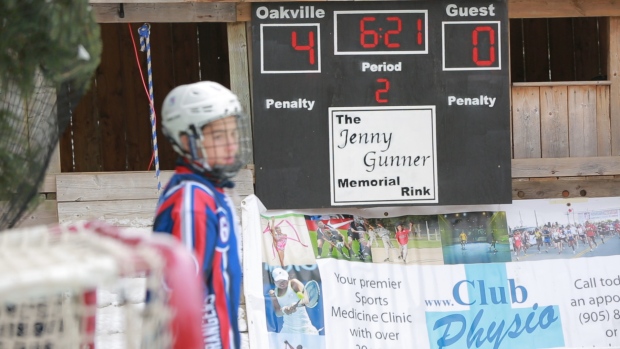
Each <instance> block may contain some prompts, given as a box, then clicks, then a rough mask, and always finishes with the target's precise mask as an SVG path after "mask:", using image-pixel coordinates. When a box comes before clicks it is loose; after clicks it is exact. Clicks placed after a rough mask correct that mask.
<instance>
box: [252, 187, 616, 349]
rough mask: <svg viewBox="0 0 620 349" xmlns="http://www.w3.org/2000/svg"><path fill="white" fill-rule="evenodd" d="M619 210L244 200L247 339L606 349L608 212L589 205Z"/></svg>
mask: <svg viewBox="0 0 620 349" xmlns="http://www.w3.org/2000/svg"><path fill="white" fill-rule="evenodd" d="M619 206H620V201H619V200H618V198H609V199H589V200H579V199H577V200H573V201H568V200H528V201H525V200H524V201H519V202H515V203H513V204H511V205H491V206H453V207H415V208H412V207H407V208H404V207H398V208H393V209H386V208H380V209H359V210H358V209H348V210H346V209H343V210H342V211H339V212H335V211H334V212H326V211H324V210H323V211H267V210H265V209H264V207H263V206H262V204H261V202H260V200H259V199H258V198H257V197H255V196H250V197H248V198H246V200H244V202H243V205H242V207H243V217H242V221H243V231H244V237H243V238H244V282H245V285H244V287H245V290H246V291H245V295H246V310H247V313H248V319H249V320H250V321H249V323H250V328H249V334H250V347H252V348H284V349H290V348H294V349H298V348H355V349H358V348H359V349H376V348H381V349H388V348H399V349H400V348H459V349H460V348H493V349H497V348H502V349H504V348H528V349H531V348H586V347H587V348H593V347H594V348H610V347H611V348H619V347H620V337H619V334H618V330H619V329H620V267H618V266H619V265H620V257H619V256H618V254H619V253H620V220H619V219H617V218H614V216H613V215H608V214H600V213H601V212H610V211H613V210H617V209H618V208H619ZM332 210H333V209H332ZM588 213H589V214H588ZM586 216H587V217H598V218H596V219H589V220H582V218H583V217H586ZM599 218H600V219H599Z"/></svg>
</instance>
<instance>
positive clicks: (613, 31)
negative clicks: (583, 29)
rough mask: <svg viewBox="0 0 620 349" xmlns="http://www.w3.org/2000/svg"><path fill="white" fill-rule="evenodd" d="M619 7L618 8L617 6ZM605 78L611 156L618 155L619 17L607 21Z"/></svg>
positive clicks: (619, 107) (619, 108) (619, 128)
mask: <svg viewBox="0 0 620 349" xmlns="http://www.w3.org/2000/svg"><path fill="white" fill-rule="evenodd" d="M618 7H620V6H618ZM607 62H608V63H607V64H608V67H607V76H608V77H609V80H610V81H611V87H610V88H609V96H610V98H609V101H610V103H609V116H610V118H611V121H610V128H611V130H612V132H611V155H620V134H618V130H620V17H612V18H610V19H609V53H608V59H607Z"/></svg>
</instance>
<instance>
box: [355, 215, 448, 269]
mask: <svg viewBox="0 0 620 349" xmlns="http://www.w3.org/2000/svg"><path fill="white" fill-rule="evenodd" d="M365 223H366V230H367V234H366V236H369V234H368V232H369V231H372V232H373V233H374V234H375V236H376V240H377V242H376V245H374V244H371V243H370V240H369V239H368V240H367V241H366V242H365V245H366V246H368V247H370V250H371V253H372V260H373V261H374V263H395V264H401V265H406V264H443V254H442V250H441V238H440V235H439V225H438V223H437V215H425V216H398V217H386V218H365ZM399 227H400V228H399Z"/></svg>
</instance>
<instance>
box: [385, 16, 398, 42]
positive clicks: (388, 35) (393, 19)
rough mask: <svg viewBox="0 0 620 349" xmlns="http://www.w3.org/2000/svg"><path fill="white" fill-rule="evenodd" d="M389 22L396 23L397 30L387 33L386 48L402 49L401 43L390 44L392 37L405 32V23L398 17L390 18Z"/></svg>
mask: <svg viewBox="0 0 620 349" xmlns="http://www.w3.org/2000/svg"><path fill="white" fill-rule="evenodd" d="M387 20H388V21H390V22H396V29H392V30H388V31H386V32H385V37H384V38H383V42H384V43H385V46H387V47H389V48H396V47H400V44H399V43H396V42H390V35H396V34H398V33H400V32H401V31H402V30H403V22H402V21H401V20H400V18H398V17H388V18H387Z"/></svg>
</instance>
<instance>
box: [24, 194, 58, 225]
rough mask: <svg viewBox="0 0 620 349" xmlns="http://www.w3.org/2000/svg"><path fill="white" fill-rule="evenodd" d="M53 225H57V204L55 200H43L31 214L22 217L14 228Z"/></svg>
mask: <svg viewBox="0 0 620 349" xmlns="http://www.w3.org/2000/svg"><path fill="white" fill-rule="evenodd" d="M55 223H58V204H57V202H56V200H44V201H43V202H41V203H40V204H39V206H37V208H36V209H35V210H34V211H33V212H31V213H29V214H27V215H26V216H24V217H23V218H22V219H21V221H20V222H19V223H17V225H15V228H23V227H33V226H37V225H48V224H55Z"/></svg>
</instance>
